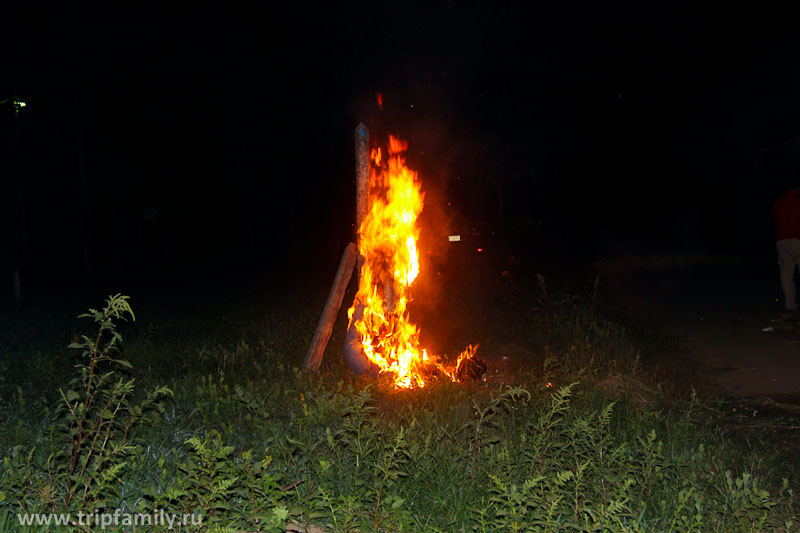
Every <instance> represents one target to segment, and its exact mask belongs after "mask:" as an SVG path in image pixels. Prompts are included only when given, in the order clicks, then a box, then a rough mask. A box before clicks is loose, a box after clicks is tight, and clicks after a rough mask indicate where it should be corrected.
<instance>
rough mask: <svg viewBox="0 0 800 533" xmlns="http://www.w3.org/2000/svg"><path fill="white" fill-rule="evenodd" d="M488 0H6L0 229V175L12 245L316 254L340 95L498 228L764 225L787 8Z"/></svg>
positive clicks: (782, 139)
mask: <svg viewBox="0 0 800 533" xmlns="http://www.w3.org/2000/svg"><path fill="white" fill-rule="evenodd" d="M73 4H75V5H73ZM495 4H496V3H495V2H422V3H419V4H416V5H415V4H413V3H412V4H408V3H399V2H395V3H392V4H385V3H381V2H368V3H357V2H331V3H325V4H324V5H314V4H306V5H301V6H296V7H292V8H288V7H280V8H276V7H272V6H271V3H266V2H265V3H262V4H260V5H258V6H256V5H255V4H252V3H251V4H250V5H249V7H230V6H228V7H223V6H222V5H221V4H220V5H219V6H217V7H215V8H213V9H211V8H204V7H197V6H193V7H181V8H177V7H175V8H165V7H163V6H157V7H143V6H142V5H137V7H133V8H119V7H109V5H99V4H98V5H92V4H90V3H77V4H76V3H72V4H64V3H53V4H49V5H45V4H35V3H29V2H19V3H17V4H16V5H15V6H12V7H10V8H6V9H5V12H4V16H3V18H2V19H0V33H1V34H2V36H3V47H2V50H0V54H2V55H1V56H0V57H2V64H3V71H2V74H0V100H2V99H4V98H7V97H10V96H13V95H15V94H17V95H19V97H21V98H22V99H24V100H25V101H26V102H27V103H28V106H27V107H26V108H25V109H24V110H22V112H21V113H20V126H21V130H20V131H21V133H20V134H19V135H17V133H16V130H15V120H14V115H13V113H12V112H11V109H10V107H9V106H8V105H4V106H3V109H2V114H1V115H0V117H2V119H1V120H2V121H1V122H0V127H2V152H0V157H2V165H3V177H2V187H3V190H2V192H0V194H1V195H2V201H3V204H2V210H3V213H4V219H3V220H4V221H3V227H4V231H5V234H6V235H5V237H4V239H3V240H4V241H6V242H16V241H14V239H13V235H11V236H8V235H7V234H12V233H15V232H16V229H10V228H14V227H15V226H14V223H15V222H14V221H15V220H17V218H18V217H17V218H15V216H16V215H14V213H15V209H16V208H17V207H18V205H19V203H18V202H17V200H16V198H18V188H19V184H20V183H24V184H25V201H24V205H25V210H26V225H27V235H26V239H25V245H24V247H23V248H24V249H25V256H26V258H27V262H28V263H29V264H31V265H33V264H44V263H50V264H52V263H58V264H62V263H63V264H65V265H80V264H81V262H82V261H83V260H84V259H85V260H87V261H89V262H91V263H92V264H93V267H94V268H95V269H98V270H108V271H112V270H114V269H123V270H124V269H125V268H131V267H132V268H138V267H142V268H157V269H161V268H166V267H165V266H164V265H167V264H169V265H172V266H173V267H174V268H178V269H180V268H184V269H185V268H190V267H188V266H187V265H194V266H198V265H206V266H208V265H212V266H219V265H231V264H241V265H247V264H272V265H274V264H281V263H285V262H286V261H287V260H291V258H296V257H298V256H297V255H296V253H297V252H298V250H303V251H305V252H306V253H308V250H309V249H313V250H314V251H315V252H314V253H315V254H317V255H319V256H320V257H322V258H324V261H325V262H329V261H331V260H332V261H334V262H335V261H336V260H337V256H338V254H339V253H340V250H341V248H342V246H343V244H344V243H345V242H346V241H347V239H348V236H349V231H350V224H351V222H352V212H353V203H354V199H353V198H352V196H353V184H352V178H353V176H352V175H353V154H352V132H353V128H354V126H355V124H356V123H357V122H358V121H359V120H363V121H365V122H368V123H369V124H370V125H372V126H373V127H374V128H375V130H374V131H376V132H378V131H387V130H396V131H397V132H398V133H399V134H400V135H401V136H402V137H406V138H409V140H410V141H411V152H410V155H409V157H410V158H411V159H412V161H414V162H415V163H416V165H417V167H418V168H419V170H420V171H421V172H422V179H423V183H428V182H429V183H430V185H431V186H430V190H431V191H450V192H449V193H448V194H447V195H444V194H442V195H441V196H447V198H446V199H447V200H450V199H452V200H453V201H454V203H455V204H457V206H456V209H457V210H459V211H460V212H461V215H464V216H467V217H468V218H470V219H471V220H472V221H474V223H475V224H477V225H482V226H485V227H491V228H493V229H496V231H497V232H498V233H502V234H507V235H514V236H516V237H517V238H515V239H511V240H512V241H513V242H514V243H515V244H514V246H515V247H517V248H518V249H521V250H523V251H524V250H525V249H527V250H528V251H531V250H532V249H533V248H534V247H535V246H537V245H538V244H537V243H534V242H533V240H531V241H530V242H528V241H526V239H532V237H530V236H531V235H532V232H531V228H532V227H541V228H542V230H541V231H542V232H543V233H544V234H545V236H546V237H545V240H548V239H549V240H550V241H558V242H560V243H561V245H562V246H564V247H567V248H568V247H569V246H570V244H569V243H576V242H581V243H584V244H583V245H582V246H584V247H585V248H586V249H587V250H590V251H591V253H604V252H605V251H606V250H607V249H608V248H610V247H611V248H613V246H615V243H620V242H626V241H629V242H633V243H635V244H634V246H639V247H641V248H642V249H655V248H658V247H671V248H674V249H690V248H691V249H739V250H740V251H742V252H745V253H750V252H759V251H762V250H767V249H769V246H770V245H771V241H770V239H771V231H772V229H771V222H770V220H769V216H770V207H771V202H772V200H773V199H774V198H775V197H776V195H777V194H779V193H780V192H781V189H782V188H784V187H787V186H789V185H792V184H793V182H798V183H800V176H798V164H799V163H800V142H798V141H793V140H794V139H800V103H799V102H800V97H798V96H797V95H799V94H800V54H798V52H800V46H799V45H800V43H799V42H798V40H800V39H799V38H798V34H797V31H796V30H795V29H794V28H792V22H793V20H794V19H793V18H792V17H791V16H790V13H789V11H788V10H787V11H785V12H784V11H782V10H781V9H778V8H768V7H763V6H758V7H756V4H750V5H749V6H744V7H735V6H736V5H738V4H735V3H726V4H723V3H719V4H718V5H715V6H712V5H706V6H701V7H698V6H697V5H694V4H698V3H694V2H693V3H688V2H687V3H675V2H661V3H656V2H622V3H619V2H618V3H606V2H588V1H559V2H521V3H497V4H499V5H495ZM770 9H771V11H770ZM793 30H794V31H793ZM376 91H382V92H383V93H384V95H385V104H386V105H385V108H386V109H385V111H384V113H381V114H378V113H377V112H376V107H375V103H374V97H375V93H376ZM457 177H459V178H461V179H460V180H456V178H457ZM426 180H429V181H428V182H426ZM451 197H452V198H451ZM432 200H433V197H431V201H432ZM436 201H439V202H440V203H441V201H442V198H437V199H436ZM154 206H155V207H157V208H158V210H157V211H153V210H150V211H148V208H151V207H154ZM147 213H150V215H156V216H155V218H152V217H151V219H147V217H146V216H145V215H146V214H147ZM537 242H538V241H537ZM9 249H12V250H13V249H14V246H12V245H7V246H6V251H8V250H9ZM11 254H12V251H9V252H8V253H7V254H6V255H7V256H10V255H11ZM6 262H7V260H6ZM156 265H157V266H156ZM65 268H66V267H65Z"/></svg>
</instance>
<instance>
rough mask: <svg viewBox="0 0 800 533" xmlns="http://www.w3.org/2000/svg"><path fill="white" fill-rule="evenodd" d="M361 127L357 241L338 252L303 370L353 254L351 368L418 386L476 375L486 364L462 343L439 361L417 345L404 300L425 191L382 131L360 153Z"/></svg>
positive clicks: (327, 327)
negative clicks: (377, 142) (382, 143)
mask: <svg viewBox="0 0 800 533" xmlns="http://www.w3.org/2000/svg"><path fill="white" fill-rule="evenodd" d="M368 138H369V135H368V132H367V129H366V127H364V125H363V124H359V126H358V127H357V128H356V174H357V220H358V247H357V249H356V245H355V244H353V243H350V244H349V245H348V246H347V247H346V248H345V251H344V253H343V254H342V260H341V262H340V264H339V269H338V271H337V273H336V279H335V281H334V284H333V287H332V288H331V293H330V295H329V296H328V301H327V302H326V304H325V309H324V310H323V313H322V318H321V319H320V322H319V324H318V326H317V330H316V332H315V334H314V338H313V339H312V341H311V346H310V347H309V350H308V354H307V355H306V361H305V368H306V369H307V370H310V371H316V370H318V369H319V366H320V364H321V361H322V356H323V353H324V351H325V347H326V346H327V343H328V340H329V339H330V335H331V331H332V329H333V325H334V323H335V321H336V316H337V314H338V311H339V309H340V307H341V305H342V300H343V298H344V293H345V290H346V288H347V285H348V283H349V281H350V277H351V275H352V272H353V270H354V267H355V265H356V260H357V259H358V261H357V262H358V271H359V278H358V279H359V282H358V291H357V293H356V296H355V300H354V301H353V305H352V306H351V307H350V309H349V310H348V329H347V334H346V336H345V346H344V355H345V360H346V361H347V364H348V366H349V367H350V369H351V370H352V371H353V372H354V373H356V374H369V375H378V374H387V375H390V376H391V378H392V380H393V382H394V386H395V387H397V388H401V389H409V388H418V387H424V386H426V385H427V384H429V383H430V382H431V381H433V380H436V379H447V380H451V381H461V380H464V379H467V378H470V379H481V378H482V377H483V374H484V373H485V371H486V364H485V363H484V362H483V361H481V360H480V359H478V358H477V357H475V353H476V350H477V346H471V345H470V346H468V347H467V348H466V349H465V350H464V351H463V352H461V354H460V355H459V356H458V357H457V358H456V360H455V361H452V362H449V363H448V362H445V361H442V360H441V359H440V358H439V357H437V356H435V355H432V354H429V353H428V352H427V350H425V349H424V348H422V347H421V346H420V341H419V328H418V327H417V326H416V325H415V324H414V323H413V322H412V321H411V318H410V316H409V311H408V304H409V303H410V302H411V289H412V286H413V284H414V281H415V280H416V279H417V277H418V276H419V274H420V263H419V253H418V251H417V243H418V242H419V234H420V229H419V225H418V220H417V219H418V217H419V214H420V213H421V212H422V207H423V204H424V194H423V192H422V189H421V184H420V180H419V177H418V175H417V173H416V172H415V171H413V170H411V169H410V168H408V166H407V165H406V151H407V149H408V144H407V143H406V142H405V141H402V140H400V139H399V138H397V137H395V136H390V137H389V142H388V145H387V146H386V147H385V151H384V148H381V147H378V148H374V149H372V150H371V151H370V153H369V158H367V145H368Z"/></svg>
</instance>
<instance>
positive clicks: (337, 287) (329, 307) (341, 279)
mask: <svg viewBox="0 0 800 533" xmlns="http://www.w3.org/2000/svg"><path fill="white" fill-rule="evenodd" d="M357 256H358V254H357V253H356V245H355V244H354V243H352V242H351V243H350V244H348V245H347V247H345V249H344V253H343V254H342V259H341V261H339V269H338V270H337V271H336V278H335V279H334V281H333V287H331V292H330V294H328V301H327V302H325V309H324V310H323V311H322V317H321V318H320V319H319V324H317V330H316V331H315V332H314V337H313V338H312V339H311V346H309V348H308V353H307V354H306V360H305V364H304V366H305V369H306V370H309V371H312V372H316V371H317V370H319V365H320V364H321V363H322V356H323V354H324V353H325V347H326V346H328V341H329V340H330V338H331V332H332V331H333V324H334V323H335V322H336V315H338V314H339V309H340V308H341V307H342V300H344V292H345V290H346V289H347V285H348V283H350V278H351V277H352V275H353V268H355V265H356V257H357Z"/></svg>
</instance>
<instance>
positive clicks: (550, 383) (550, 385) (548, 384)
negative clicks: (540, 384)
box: [544, 381, 553, 388]
mask: <svg viewBox="0 0 800 533" xmlns="http://www.w3.org/2000/svg"><path fill="white" fill-rule="evenodd" d="M544 386H545V387H547V388H550V387H552V386H553V383H552V382H550V381H548V382H547V383H545V384H544Z"/></svg>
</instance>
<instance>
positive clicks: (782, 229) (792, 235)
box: [772, 187, 800, 311]
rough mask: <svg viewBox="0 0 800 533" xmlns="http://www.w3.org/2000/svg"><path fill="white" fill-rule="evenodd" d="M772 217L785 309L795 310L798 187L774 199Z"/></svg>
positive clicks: (799, 238)
mask: <svg viewBox="0 0 800 533" xmlns="http://www.w3.org/2000/svg"><path fill="white" fill-rule="evenodd" d="M772 219H773V220H774V221H775V244H776V246H777V248H778V266H779V267H780V270H781V286H782V287H783V296H784V305H785V307H786V310H787V311H797V300H796V299H795V294H796V293H795V285H794V271H795V268H796V267H798V266H800V187H795V188H794V189H791V190H789V191H788V192H786V193H785V194H784V195H783V196H781V197H780V198H778V199H777V200H776V201H775V204H774V205H773V206H772Z"/></svg>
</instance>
